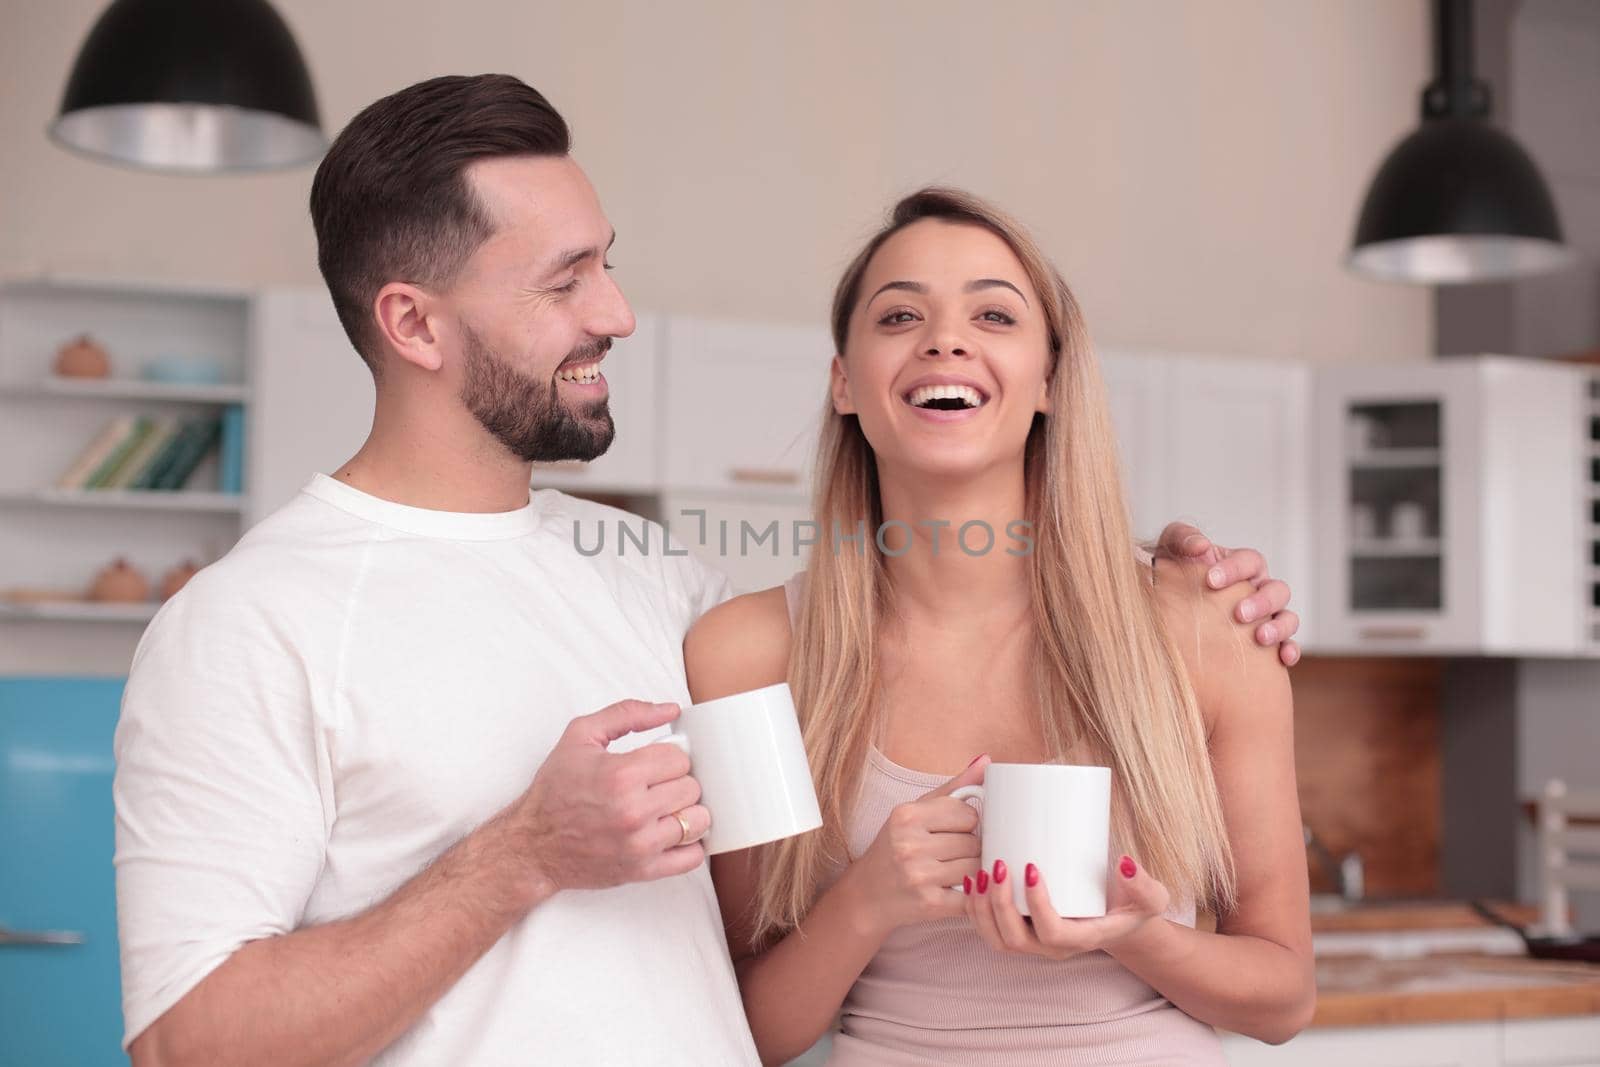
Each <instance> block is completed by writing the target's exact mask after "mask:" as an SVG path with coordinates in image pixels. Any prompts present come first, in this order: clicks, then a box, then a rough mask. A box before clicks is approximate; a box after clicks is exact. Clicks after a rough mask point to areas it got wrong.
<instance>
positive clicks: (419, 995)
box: [130, 817, 554, 1067]
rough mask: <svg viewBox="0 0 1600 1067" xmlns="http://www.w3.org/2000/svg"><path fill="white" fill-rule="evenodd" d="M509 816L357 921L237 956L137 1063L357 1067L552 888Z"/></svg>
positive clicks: (154, 1033)
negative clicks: (533, 870)
mask: <svg viewBox="0 0 1600 1067" xmlns="http://www.w3.org/2000/svg"><path fill="white" fill-rule="evenodd" d="M519 844H520V842H519V840H518V839H516V838H514V837H513V835H512V834H511V833H510V832H508V828H507V824H506V820H505V819H504V817H497V818H495V819H492V820H490V821H489V822H488V823H485V824H484V825H483V826H482V827H480V828H479V829H478V830H476V831H474V832H473V833H472V834H470V835H469V836H467V837H466V838H464V839H463V840H462V841H460V842H459V843H457V844H456V845H455V846H454V847H452V848H451V849H450V850H449V851H447V852H445V853H444V854H443V855H442V856H440V857H439V858H438V859H437V860H436V861H435V862H434V863H433V864H431V865H430V866H429V867H428V868H427V869H426V870H424V871H422V872H421V873H420V874H418V875H417V876H416V877H414V878H412V879H411V880H410V881H409V882H407V883H406V884H405V885H403V886H401V887H400V888H399V889H398V890H396V891H395V892H394V894H393V895H391V896H390V897H389V898H388V899H386V900H384V901H383V902H382V903H380V904H377V905H375V906H373V907H372V908H370V909H368V910H367V911H365V912H362V913H361V914H359V915H355V916H352V917H351V918H349V919H342V920H339V921H337V922H330V923H326V924H323V925H320V926H312V927H307V928H306V929H303V930H296V931H295V932H293V933H290V934H285V935H282V936H279V937H273V938H267V939H265V940H262V941H254V942H251V943H249V944H246V945H244V946H242V947H241V948H239V950H238V951H236V952H235V953H234V954H233V955H232V956H230V957H229V958H228V959H227V961H226V962H224V963H223V964H222V965H221V966H220V967H218V968H217V969H216V970H215V971H213V972H212V973H211V974H209V975H207V976H206V978H205V979H204V980H203V981H201V982H200V984H199V985H197V986H196V987H195V988H194V989H193V990H191V991H190V992H189V993H188V994H187V995H186V996H185V997H184V998H183V999H182V1000H180V1001H179V1002H178V1003H177V1004H176V1005H174V1006H173V1007H172V1008H171V1009H170V1010H169V1011H167V1012H166V1013H165V1014H164V1015H162V1016H161V1018H160V1019H158V1020H156V1022H155V1023H154V1024H152V1025H151V1026H150V1028H149V1029H147V1030H146V1031H145V1032H144V1033H143V1034H141V1035H140V1036H139V1038H138V1039H137V1040H136V1041H135V1042H134V1043H133V1045H132V1047H131V1048H130V1052H131V1053H132V1055H133V1061H134V1064H135V1067H174V1065H176V1067H183V1065H186V1064H192V1063H204V1064H222V1063H226V1064H241V1065H245V1064H256V1063H260V1064H271V1065H273V1067H293V1065H297V1064H308V1065H309V1064H318V1065H322V1064H359V1063H362V1062H365V1061H366V1060H368V1059H370V1058H371V1057H372V1056H374V1055H376V1054H377V1053H378V1052H379V1051H381V1050H382V1049H383V1048H384V1047H386V1046H387V1045H388V1044H390V1043H391V1042H392V1041H394V1040H395V1038H397V1037H399V1036H400V1034H402V1033H404V1032H405V1030H406V1029H407V1028H409V1027H410V1026H411V1025H412V1024H413V1023H415V1022H416V1020H417V1019H418V1018H419V1017H420V1016H421V1015H422V1013H423V1012H424V1011H426V1010H427V1009H428V1008H429V1007H430V1006H431V1005H432V1004H433V1003H434V1002H435V1001H437V1000H438V999H439V998H440V997H441V996H443V995H444V994H445V993H446V992H447V991H448V990H449V989H450V987H451V986H453V985H454V984H455V983H456V981H457V980H458V979H460V977H461V976H462V975H463V974H464V973H465V972H466V971H467V969H468V968H469V967H471V966H472V964H473V963H474V962H476V961H477V959H478V958H479V957H480V956H482V955H483V953H484V952H486V951H488V949H489V948H490V946H492V945H493V944H494V943H495V942H496V941H497V940H499V939H500V937H501V936H502V935H503V934H504V933H505V932H506V930H508V929H509V928H510V927H511V925H512V924H513V923H515V922H517V921H518V920H519V919H521V918H522V917H523V916H524V915H526V914H527V912H528V911H529V909H530V908H532V907H534V906H536V905H538V904H539V903H541V902H542V901H544V900H546V899H548V898H549V897H550V896H551V895H552V894H553V892H554V887H553V886H552V885H551V884H550V883H549V882H548V881H546V880H544V879H540V878H537V877H533V878H530V876H529V875H528V873H527V872H528V869H529V866H528V863H527V860H526V857H519V856H517V855H516V851H517V849H518V847H519Z"/></svg>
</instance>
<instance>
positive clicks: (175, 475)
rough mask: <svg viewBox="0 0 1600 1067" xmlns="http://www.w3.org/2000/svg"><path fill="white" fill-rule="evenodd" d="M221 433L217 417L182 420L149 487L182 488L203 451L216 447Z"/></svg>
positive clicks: (200, 458)
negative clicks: (176, 434)
mask: <svg viewBox="0 0 1600 1067" xmlns="http://www.w3.org/2000/svg"><path fill="white" fill-rule="evenodd" d="M221 432H222V421H221V420H220V419H214V418H210V419H191V420H190V421H189V422H187V423H185V424H184V427H183V429H182V430H180V431H179V432H178V436H177V437H176V438H175V439H174V440H173V442H172V447H171V448H170V449H168V450H167V453H166V455H165V456H163V457H161V459H164V460H165V461H166V462H165V464H164V465H163V466H162V467H161V468H160V469H159V470H158V471H156V472H154V474H153V476H152V478H151V482H150V486H149V488H151V489H166V490H172V489H182V488H183V487H184V483H185V482H187V481H188V480H189V476H190V475H191V474H193V473H194V471H195V468H196V467H198V466H200V463H201V461H203V460H204V459H205V458H206V454H207V453H208V452H210V451H211V449H212V448H214V447H215V446H216V443H217V437H218V436H219V435H220V434H221ZM158 462H160V460H158Z"/></svg>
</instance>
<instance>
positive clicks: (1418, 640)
mask: <svg viewBox="0 0 1600 1067" xmlns="http://www.w3.org/2000/svg"><path fill="white" fill-rule="evenodd" d="M1585 385H1586V380H1585V377H1584V375H1583V374H1582V373H1581V372H1580V371H1578V370H1576V369H1574V368H1572V367H1567V366H1562V365H1558V364H1551V363H1544V362H1539V361H1533V360H1521V359H1512V358H1502V357H1479V358H1472V359H1466V358H1458V359H1450V360H1442V361H1439V362H1435V363H1426V364H1417V365H1414V366H1409V365H1408V366H1393V367H1358V368H1341V369H1329V370H1325V371H1322V372H1321V373H1320V374H1319V375H1318V379H1317V385H1316V393H1317V398H1316V409H1317V410H1316V416H1315V426H1316V431H1315V432H1316V455H1317V500H1318V535H1319V537H1320V538H1321V542H1320V545H1319V552H1318V559H1319V568H1320V573H1319V575H1318V579H1317V588H1318V590H1319V598H1318V604H1317V607H1318V609H1319V613H1318V616H1317V633H1318V638H1319V642H1318V648H1319V650H1336V651H1352V652H1363V653H1373V652H1379V653H1381V652H1399V653H1427V654H1450V653H1459V654H1476V655H1573V654H1577V653H1579V652H1581V651H1583V650H1584V649H1585V647H1586V646H1587V644H1588V642H1587V640H1586V637H1587V635H1586V634H1585V623H1586V615H1585V613H1586V611H1587V605H1588V597H1589V596H1590V585H1589V582H1588V580H1587V579H1588V578H1589V575H1590V567H1591V561H1590V558H1589V555H1590V553H1591V552H1592V548H1591V546H1590V545H1589V544H1588V543H1587V541H1586V538H1585V536H1584V535H1585V531H1586V526H1585V524H1586V523H1587V521H1588V518H1589V516H1588V515H1586V514H1585V510H1586V509H1587V508H1588V507H1589V505H1588V503H1587V500H1588V498H1589V495H1590V494H1589V492H1588V491H1587V489H1586V481H1587V479H1588V478H1589V476H1590V472H1589V465H1590V460H1589V458H1588V453H1589V452H1590V449H1589V447H1588V445H1587V444H1586V441H1585V439H1586V436H1587V431H1588V426H1587V420H1586V418H1585V414H1586V412H1585V403H1586V400H1585V395H1584V389H1585Z"/></svg>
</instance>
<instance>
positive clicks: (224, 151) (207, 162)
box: [50, 0, 327, 174]
mask: <svg viewBox="0 0 1600 1067" xmlns="http://www.w3.org/2000/svg"><path fill="white" fill-rule="evenodd" d="M50 136H51V138H52V139H54V140H55V141H56V142H57V143H58V144H61V145H64V146H66V147H67V148H71V149H73V150H75V151H78V152H82V153H84V154H85V155H89V156H93V157H95V158H97V159H102V160H107V161H110V162H114V163H123V164H127V165H130V166H134V167H142V168H148V169H151V170H164V171H177V172H183V173H197V174H198V173H217V172H222V171H252V170H269V169H273V168H278V167H292V166H296V165H298V164H301V163H307V162H310V161H311V160H314V159H316V158H317V157H319V156H320V155H321V154H322V152H323V150H324V149H325V148H326V147H327V140H326V138H325V137H324V136H323V134H322V127H321V123H320V122H319V120H318V118H317V98H316V94H315V92H314V91H313V90H312V88H311V77H310V75H309V74H308V73H307V71H306V64H305V60H304V59H303V58H301V55H300V49H299V48H298V47H297V46H296V45H295V42H294V36H293V35H292V34H291V33H290V32H289V27H288V26H287V25H285V24H284V21H283V19H282V18H280V17H279V16H278V13H277V12H276V11H274V10H273V9H272V5H271V4H269V3H267V2H266V0H116V2H115V3H113V4H112V5H111V6H110V7H109V8H107V9H106V11H105V13H104V14H102V15H101V16H100V20H99V21H98V22H96V23H95V25H94V29H92V30H90V31H89V37H88V39H87V40H85V41H84V43H83V48H82V49H81V50H80V51H79V52H78V59H77V62H75V63H74V64H73V66H72V76H71V77H70V78H68V80H67V90H66V93H65V94H64V95H63V98H62V101H61V113H60V115H58V116H57V117H56V120H55V121H54V122H53V123H51V124H50Z"/></svg>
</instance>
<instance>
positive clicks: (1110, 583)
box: [751, 188, 1234, 945]
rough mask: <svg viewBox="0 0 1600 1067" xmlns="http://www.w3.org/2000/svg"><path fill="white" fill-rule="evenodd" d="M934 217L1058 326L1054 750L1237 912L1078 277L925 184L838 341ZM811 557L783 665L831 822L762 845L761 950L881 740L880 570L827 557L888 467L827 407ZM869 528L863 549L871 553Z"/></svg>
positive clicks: (1041, 518) (1039, 568)
mask: <svg viewBox="0 0 1600 1067" xmlns="http://www.w3.org/2000/svg"><path fill="white" fill-rule="evenodd" d="M923 219H937V220H940V221H942V222H946V223H953V224H965V225H972V226H980V227H982V228H984V229H986V230H988V231H990V232H991V233H994V234H995V235H997V236H998V237H1000V238H1001V239H1002V240H1004V241H1005V242H1006V244H1008V245H1009V246H1010V247H1011V250H1012V251H1013V252H1014V253H1016V256H1017V259H1018V260H1020V261H1021V263H1022V267H1023V270H1025V271H1026V272H1027V275H1028V278H1029V280H1030V281H1031V282H1032V283H1033V287H1034V289H1035V290H1036V291H1037V292H1038V294H1039V297H1040V301H1041V304H1042V309H1043V311H1044V315H1045V320H1046V323H1047V325H1048V327H1049V346H1050V352H1051V360H1052V369H1051V385H1050V390H1051V401H1052V407H1051V414H1050V415H1048V416H1046V415H1038V416H1036V417H1035V419H1034V425H1033V428H1032V429H1031V431H1030V432H1029V435H1028V440H1027V444H1026V446H1025V453H1024V461H1023V462H1024V477H1025V482H1026V492H1027V515H1026V518H1027V520H1028V521H1029V522H1030V523H1031V524H1032V536H1033V539H1034V548H1033V551H1032V552H1031V554H1030V555H1029V556H1028V562H1029V573H1030V579H1029V580H1030V584H1031V597H1032V605H1033V606H1032V614H1033V629H1034V638H1033V644H1032V656H1031V660H1032V673H1033V679H1032V681H1033V689H1034V691H1035V693H1036V699H1037V702H1038V707H1039V710H1040V713H1041V716H1042V718H1043V723H1042V726H1043V730H1044V737H1045V738H1046V739H1047V742H1048V744H1049V748H1050V752H1051V753H1052V758H1054V759H1065V758H1067V757H1068V756H1069V755H1070V756H1071V757H1072V758H1073V759H1074V760H1078V761H1090V762H1095V763H1099V764H1103V765H1105V766H1108V767H1110V768H1111V770H1112V781H1113V782H1114V783H1115V787H1114V798H1113V804H1112V827H1113V829H1112V832H1113V835H1114V839H1115V840H1118V841H1120V842H1121V843H1122V844H1123V847H1124V848H1125V849H1127V851H1129V852H1130V853H1132V854H1134V855H1136V856H1138V858H1139V859H1140V861H1141V862H1142V863H1144V864H1145V866H1146V867H1147V868H1148V869H1149V870H1150V871H1151V872H1152V873H1153V874H1154V876H1155V877H1157V878H1159V879H1161V880H1162V881H1163V882H1165V883H1166V885H1167V886H1168V888H1169V889H1171V890H1172V892H1173V894H1174V898H1175V899H1183V898H1185V897H1188V898H1192V899H1194V900H1195V901H1196V903H1197V904H1198V905H1200V906H1209V907H1215V908H1226V907H1228V906H1231V904H1232V901H1233V895H1234V877H1233V865H1232V855H1231V852H1230V849H1229V846H1228V838H1227V832H1226V827H1225V825H1224V821H1223V814H1222V807H1221V804H1220V802H1219V800H1218V797H1217V788H1216V782H1215V780H1214V778H1213V776H1212V771H1211V761H1210V758H1209V754H1208V752H1207V748H1206V736H1205V729H1204V724H1203V722H1202V720H1201V717H1200V712H1199V708H1198V706H1197V704H1196V702H1195V696H1194V692H1193V690H1192V689H1191V687H1190V685H1189V681H1188V678H1187V676H1186V674H1185V672H1184V668H1183V663H1182V661H1181V659H1180V658H1179V655H1178V653H1177V651H1176V649H1175V647H1174V646H1173V644H1172V642H1171V641H1170V639H1169V638H1168V637H1167V636H1166V633H1165V631H1164V629H1163V627H1162V625H1161V623H1160V619H1159V617H1158V614H1157V606H1156V602H1155V598H1154V591H1153V588H1152V586H1151V582H1150V578H1149V574H1148V572H1147V571H1145V570H1144V568H1143V566H1142V564H1141V562H1140V560H1139V558H1138V555H1137V553H1136V549H1135V543H1134V539H1133V537H1132V534H1131V533H1130V531H1129V520H1128V514H1127V509H1126V505H1125V503H1124V500H1123V495H1122V485H1121V479H1120V476H1119V474H1118V469H1117V455H1116V447H1115V440H1114V437H1113V434H1112V428H1111V420H1110V414H1109V410H1108V408H1107V404H1106V396H1105V386H1104V384H1103V382H1102V381H1101V378H1100V372H1099V368H1098V365H1097V363H1096V360H1095V358H1094V354H1093V352H1092V351H1091V349H1090V345H1089V337H1088V332H1087V330H1086V328H1085V326H1084V323H1083V317H1082V314H1081V312H1080V311H1079V309H1078V304H1077V301H1076V300H1075V299H1074V298H1073V296H1072V293H1071V291H1070V290H1069V289H1068V288H1067V285H1066V282H1065V281H1063V280H1062V278H1061V275H1060V273H1059V272H1058V271H1057V270H1056V269H1055V268H1054V267H1053V266H1052V265H1051V264H1050V262H1049V260H1047V259H1046V258H1045V256H1044V254H1043V253H1042V252H1041V251H1040V250H1039V248H1038V246H1037V245H1036V244H1035V243H1034V241H1033V239H1032V238H1031V237H1030V236H1029V235H1028V234H1027V232H1026V231H1025V230H1024V229H1023V228H1022V227H1021V226H1020V225H1019V224H1018V223H1017V222H1015V221H1014V220H1013V219H1011V218H1009V217H1008V216H1007V215H1005V214H1004V213H1002V212H1000V211H999V210H997V209H995V208H994V207H992V206H990V205H989V204H987V203H985V202H984V201H982V200H980V199H978V198H977V197H974V196H972V195H970V194H968V193H965V192H962V191H960V190H955V189H943V188H927V189H922V190H920V191H919V192H916V193H913V194H912V195H910V196H908V197H906V198H905V199H903V200H901V201H900V202H899V203H898V204H896V205H895V206H894V209H893V211H892V212H891V213H890V217H889V221H888V223H887V224H886V225H885V226H884V228H883V229H882V230H880V231H879V232H878V233H877V234H876V235H875V236H874V237H873V238H872V239H871V240H870V241H868V242H867V245H866V247H865V248H863V249H862V250H861V252H860V254H858V255H857V256H856V257H855V259H854V260H853V261H852V262H851V263H850V265H849V267H848V268H846V270H845V272H844V276H843V277H842V278H841V279H840V280H839V284H838V287H837V289H836V290H835V293H834V301H833V316H832V324H833V340H834V344H835V347H836V350H837V351H838V352H839V353H840V355H841V356H843V357H844V358H845V359H846V360H848V358H849V355H848V353H847V352H846V350H845V342H846V338H847V336H848V334H849V326H850V320H851V317H852V315H853V314H854V313H855V310H856V305H857V304H858V302H859V300H860V295H861V293H860V290H861V284H862V278H863V276H864V275H865V274H866V271H867V267H868V265H869V264H870V263H871V261H872V257H873V256H874V255H875V254H876V253H877V251H878V249H879V248H881V247H882V246H883V244H884V242H885V241H887V240H888V239H889V238H890V237H892V236H893V235H894V234H896V233H898V232H899V231H900V230H902V229H904V228H905V227H907V226H909V225H911V224H912V223H915V222H919V221H921V220H923ZM814 507H815V517H816V520H817V523H818V526H819V529H820V530H821V531H823V537H822V542H821V544H822V546H823V547H819V548H818V549H817V550H815V551H813V552H812V554H811V558H810V562H809V564H808V566H807V571H806V582H805V587H804V589H805V591H804V594H803V597H802V600H801V604H800V607H799V612H798V618H797V620H796V624H795V632H794V640H793V644H792V646H791V653H790V659H789V684H790V686H791V688H792V689H793V690H794V695H795V704H796V707H797V709H798V711H799V715H800V723H801V729H802V732H803V734H804V737H805V744H806V752H807V755H808V756H809V758H810V761H811V770H812V775H813V777H814V779H815V781H816V786H817V796H818V799H819V801H820V802H821V807H822V815H823V827H822V829H821V830H819V831H817V832H816V833H812V834H804V835H801V836H799V837H794V838H789V839H787V840H785V841H781V842H778V843H776V844H774V845H769V846H765V847H763V848H762V849H761V850H760V852H759V854H758V863H759V882H758V888H757V892H756V899H755V904H754V908H755V912H754V915H753V916H751V919H752V926H753V936H754V940H755V942H756V944H757V945H761V944H765V943H770V942H771V941H772V940H773V939H775V938H776V937H778V936H781V935H782V934H783V933H785V932H787V931H788V930H791V929H793V928H795V927H797V926H799V924H800V921H801V920H802V918H804V916H805V914H806V913H807V912H808V911H809V910H810V908H811V906H812V904H813V903H814V902H815V901H816V898H817V896H818V894H819V893H820V892H821V891H822V889H823V888H824V886H825V885H826V882H827V880H828V878H829V876H830V873H831V872H833V871H835V870H837V868H838V867H840V866H842V865H843V864H845V863H847V862H848V861H849V859H850V857H849V855H848V850H847V846H846V841H845V832H846V830H845V828H846V826H847V820H848V819H849V816H850V809H851V807H852V806H853V805H854V803H855V802H856V799H857V796H858V794H859V791H860V787H861V778H862V772H863V768H864V767H865V765H866V762H867V752H868V747H869V746H870V745H871V744H873V743H874V742H876V741H878V740H879V739H880V736H881V733H880V727H881V722H882V710H881V707H882V705H881V702H880V701H879V700H878V683H879V680H880V679H879V664H880V657H879V655H878V648H877V642H878V639H879V636H880V634H881V633H882V632H883V620H884V617H885V615H886V613H887V612H888V611H889V610H892V608H891V599H890V592H891V590H890V588H889V583H888V576H887V573H886V571H885V569H884V565H883V558H882V556H881V555H880V554H878V553H877V552H873V551H871V550H870V548H867V549H866V550H865V551H860V552H855V551H849V550H839V551H827V550H826V545H827V543H828V540H829V537H828V532H829V531H831V530H833V529H835V528H838V529H840V530H843V531H853V530H855V529H856V525H857V523H858V522H861V521H863V520H864V521H865V522H866V524H867V529H868V531H873V530H876V529H878V527H879V524H880V523H882V521H883V513H882V505H881V501H880V498H879V493H878V475H877V465H876V462H875V459H874V456H873V452H872V448H871V446H870V445H869V444H868V443H867V439H866V437H865V436H864V435H863V434H862V431H861V426H860V423H859V422H858V421H857V419H856V417H855V416H854V415H840V414H838V413H836V412H835V411H834V410H833V408H832V405H831V404H830V405H829V406H828V409H827V413H826V414H825V415H824V420H823V428H822V437H821V442H820V444H819V448H818V462H817V475H816V487H815V501H814ZM871 536H872V535H871V533H870V532H869V533H868V535H867V538H866V539H863V540H864V541H865V543H866V544H867V545H869V546H870V544H871V543H872V542H871V540H870V538H871Z"/></svg>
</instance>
